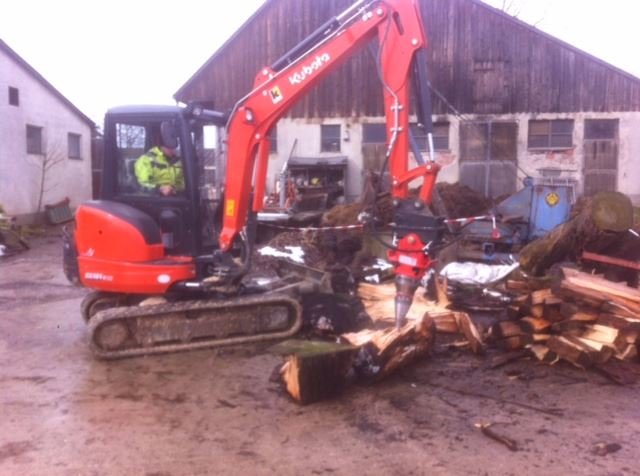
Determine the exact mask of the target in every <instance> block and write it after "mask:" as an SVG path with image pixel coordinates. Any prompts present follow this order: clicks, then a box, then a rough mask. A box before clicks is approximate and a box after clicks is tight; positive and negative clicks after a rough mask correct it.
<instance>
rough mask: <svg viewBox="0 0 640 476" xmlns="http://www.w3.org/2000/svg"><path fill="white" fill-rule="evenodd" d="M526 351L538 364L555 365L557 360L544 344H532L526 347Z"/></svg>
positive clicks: (556, 355)
mask: <svg viewBox="0 0 640 476" xmlns="http://www.w3.org/2000/svg"><path fill="white" fill-rule="evenodd" d="M527 349H528V350H529V352H531V354H533V356H534V357H535V358H536V359H538V360H539V361H540V362H544V363H547V364H555V363H556V362H557V361H558V360H559V357H558V354H556V353H555V352H553V351H552V350H551V349H549V347H548V346H546V345H544V344H532V345H530V346H528V347H527Z"/></svg>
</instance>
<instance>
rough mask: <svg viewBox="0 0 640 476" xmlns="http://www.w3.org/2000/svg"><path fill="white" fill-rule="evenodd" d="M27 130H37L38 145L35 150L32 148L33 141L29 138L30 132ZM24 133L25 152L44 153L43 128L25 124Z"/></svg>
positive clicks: (32, 153)
mask: <svg viewBox="0 0 640 476" xmlns="http://www.w3.org/2000/svg"><path fill="white" fill-rule="evenodd" d="M29 131H37V132H38V135H39V137H38V139H39V140H38V147H37V150H36V149H34V148H33V145H34V142H33V138H32V140H29V137H30V134H29ZM25 134H26V149H27V154H29V155H43V154H44V153H45V150H44V140H43V139H44V128H43V127H40V126H34V125H33V124H27V125H26V129H25Z"/></svg>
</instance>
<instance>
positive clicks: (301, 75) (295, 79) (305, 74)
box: [289, 53, 331, 85]
mask: <svg viewBox="0 0 640 476" xmlns="http://www.w3.org/2000/svg"><path fill="white" fill-rule="evenodd" d="M330 59H331V56H329V53H323V54H321V55H318V56H316V59H314V60H313V61H312V62H311V63H309V64H308V65H305V66H303V67H302V68H300V71H298V72H296V73H294V74H292V75H291V76H289V82H290V83H291V84H293V85H296V84H300V83H302V82H303V81H304V80H306V79H307V78H309V76H311V75H313V74H314V73H315V72H316V71H318V70H319V69H320V68H322V67H323V66H324V65H325V64H326V63H328V62H329V60H330Z"/></svg>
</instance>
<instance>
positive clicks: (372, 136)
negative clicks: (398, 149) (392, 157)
mask: <svg viewBox="0 0 640 476" xmlns="http://www.w3.org/2000/svg"><path fill="white" fill-rule="evenodd" d="M362 143H363V144H386V143H387V125H386V124H384V123H378V124H362Z"/></svg>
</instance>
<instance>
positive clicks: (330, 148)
mask: <svg viewBox="0 0 640 476" xmlns="http://www.w3.org/2000/svg"><path fill="white" fill-rule="evenodd" d="M330 130H337V131H338V134H337V136H336V135H333V134H332V135H331V136H329V137H327V134H326V133H327V132H328V131H330ZM334 144H335V146H334ZM336 146H337V147H336ZM320 152H333V153H336V152H342V124H320Z"/></svg>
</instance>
